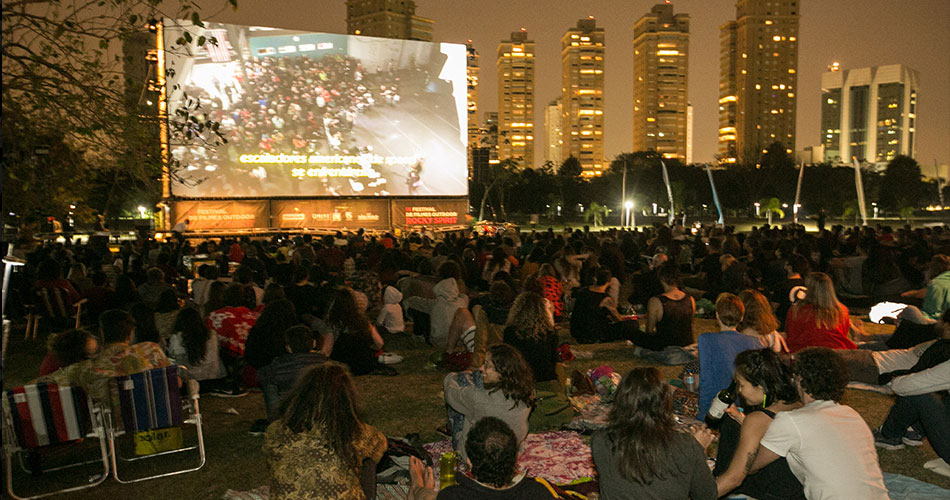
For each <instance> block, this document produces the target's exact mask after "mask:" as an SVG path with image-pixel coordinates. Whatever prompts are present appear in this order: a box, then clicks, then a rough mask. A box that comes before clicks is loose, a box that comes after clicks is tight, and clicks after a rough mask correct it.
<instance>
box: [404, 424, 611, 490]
mask: <svg viewBox="0 0 950 500" xmlns="http://www.w3.org/2000/svg"><path fill="white" fill-rule="evenodd" d="M423 447H424V448H425V450H426V451H427V452H429V454H430V455H432V460H433V463H436V464H437V463H438V462H439V457H441V456H442V453H445V452H449V451H452V443H451V441H449V440H448V439H446V440H445V441H438V442H435V443H428V444H425V445H423ZM518 466H519V467H520V468H521V469H522V470H523V471H525V472H527V473H528V475H530V476H535V477H540V478H543V479H545V480H546V481H548V482H550V483H552V484H568V483H570V482H571V481H575V480H577V479H580V478H584V477H593V476H594V474H595V473H594V462H593V459H592V458H591V455H590V447H589V446H587V444H585V443H584V440H583V439H581V436H580V435H579V434H578V433H576V432H573V431H554V432H542V433H539V434H528V437H527V438H526V439H525V442H524V451H523V452H522V453H521V456H520V457H518Z"/></svg>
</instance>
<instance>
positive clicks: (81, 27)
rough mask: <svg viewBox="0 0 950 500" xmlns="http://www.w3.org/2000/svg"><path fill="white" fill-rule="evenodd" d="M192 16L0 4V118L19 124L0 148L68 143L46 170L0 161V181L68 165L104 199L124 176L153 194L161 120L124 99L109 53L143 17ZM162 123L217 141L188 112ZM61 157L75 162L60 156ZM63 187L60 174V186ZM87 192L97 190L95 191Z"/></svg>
mask: <svg viewBox="0 0 950 500" xmlns="http://www.w3.org/2000/svg"><path fill="white" fill-rule="evenodd" d="M236 2H237V0H227V1H226V4H229V5H231V6H232V7H235V8H236V6H237V3H236ZM198 12H199V5H198V2H197V1H195V0H173V1H172V2H165V3H162V2H157V1H154V0H97V1H90V2H78V3H61V2H58V1H52V2H37V1H34V0H13V1H10V2H4V3H3V5H2V15H3V26H2V58H3V65H2V66H3V70H2V72H3V87H2V102H3V104H2V106H3V111H2V113H3V115H4V116H5V117H8V120H9V118H10V117H17V120H20V121H21V123H20V124H19V126H18V127H17V128H16V130H15V131H16V134H17V137H15V138H11V139H7V138H6V137H5V142H6V144H11V142H8V141H11V140H12V141H13V142H16V141H18V140H22V139H24V138H27V137H48V138H55V140H56V141H58V142H62V143H63V144H65V145H67V146H68V147H66V148H52V149H51V150H50V153H51V156H50V157H49V159H48V162H47V163H46V165H36V164H35V163H34V162H33V160H32V159H31V158H30V157H29V156H28V155H27V156H26V157H24V156H22V155H15V156H9V157H5V158H4V169H3V170H4V173H3V175H4V181H5V182H7V181H10V180H18V179H24V178H28V177H30V175H31V174H30V172H29V170H30V169H33V168H37V167H39V168H54V166H57V167H58V166H61V165H65V164H66V163H67V162H69V163H70V164H71V166H72V167H75V168H77V169H78V172H77V175H78V176H79V177H81V178H82V179H83V180H84V181H85V180H91V181H93V182H94V181H96V180H100V181H102V180H105V181H107V185H106V186H105V192H107V193H111V194H115V193H116V192H118V191H119V190H122V189H125V188H126V187H127V186H128V185H130V183H129V182H128V181H129V179H132V180H134V182H133V183H131V184H134V185H135V186H139V187H140V186H147V187H148V189H150V190H151V191H152V192H153V193H158V192H159V191H158V190H159V187H160V186H159V183H158V182H157V181H156V179H157V177H158V175H159V174H160V172H161V167H162V158H161V155H158V154H151V155H150V154H147V153H146V152H147V151H151V150H154V149H155V145H156V144H155V143H156V141H155V139H156V135H157V130H158V127H159V123H160V121H161V120H163V119H164V118H163V117H159V116H158V113H157V107H149V108H146V107H144V106H142V105H137V104H136V103H134V102H131V101H130V99H129V95H130V94H135V93H141V92H134V91H133V92H130V88H129V83H130V82H128V81H126V79H125V78H124V77H123V75H124V71H123V70H124V68H123V63H124V61H123V58H122V57H120V56H119V55H117V49H118V48H119V45H120V44H122V43H123V42H125V41H128V40H131V39H132V38H133V37H135V36H138V35H139V34H141V33H142V32H143V31H145V29H146V25H147V24H149V23H150V22H151V21H148V20H150V19H156V18H162V17H169V18H173V19H175V18H178V19H190V20H191V22H192V23H193V24H194V25H195V26H202V24H201V16H200V15H199V13H198ZM206 42H210V43H215V41H214V40H205V39H192V37H191V35H190V34H188V35H186V36H184V37H183V39H181V40H178V41H177V42H176V43H175V44H172V45H185V44H188V45H199V46H200V45H203V44H204V43H206ZM172 49H173V50H174V47H172ZM139 57H144V54H141V55H140V56H139ZM140 88H142V87H140ZM134 90H135V91H137V90H139V89H134ZM155 97H156V99H155V101H157V96H155ZM168 122H169V124H170V127H171V128H172V129H174V128H175V127H176V125H179V124H183V123H187V122H192V123H196V124H201V125H202V128H204V130H202V133H200V134H198V135H197V136H195V137H192V140H208V141H210V142H211V143H214V142H216V141H218V140H219V139H221V138H222V137H221V136H220V135H219V134H217V128H216V127H215V126H213V124H211V123H210V122H208V121H207V118H206V117H205V116H204V115H203V114H202V113H201V112H200V110H197V109H188V110H186V111H185V114H184V115H176V116H172V117H169V118H168ZM7 123H8V124H9V121H8V122H7ZM70 150H71V151H72V152H74V153H79V154H78V156H79V157H78V158H77V156H76V155H74V154H71V153H68V152H67V151H70ZM41 177H43V176H41ZM72 180H74V179H72V178H69V177H67V176H63V177H61V179H60V181H59V182H63V183H65V182H71V181H72ZM8 185H9V184H8ZM37 188H39V186H37ZM96 190H98V191H100V192H102V188H101V187H97V188H96ZM110 197H111V196H106V197H105V198H106V199H105V201H104V202H103V203H104V206H102V207H99V208H100V209H108V208H111V207H112V206H113V205H114V204H110V200H109V199H108V198H110ZM4 204H6V201H5V202H4Z"/></svg>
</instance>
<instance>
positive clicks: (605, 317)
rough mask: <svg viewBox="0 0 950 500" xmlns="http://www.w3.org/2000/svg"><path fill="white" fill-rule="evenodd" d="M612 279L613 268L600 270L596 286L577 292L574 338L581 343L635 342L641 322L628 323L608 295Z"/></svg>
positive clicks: (573, 327) (582, 288) (573, 325)
mask: <svg viewBox="0 0 950 500" xmlns="http://www.w3.org/2000/svg"><path fill="white" fill-rule="evenodd" d="M610 278H611V275H610V269H607V268H606V267H602V268H600V269H598V270H597V273H596V275H595V278H594V279H595V281H594V284H592V285H591V286H588V287H581V288H580V289H579V290H575V292H574V299H575V300H574V310H573V312H572V313H571V336H572V337H574V339H576V340H577V341H578V342H579V343H581V344H592V343H595V342H612V341H615V340H622V339H626V340H631V339H633V338H634V337H635V336H636V334H637V321H636V320H630V321H626V320H625V318H624V317H623V316H621V315H620V313H619V312H618V311H617V303H616V302H614V300H613V299H612V298H610V295H609V294H608V292H607V289H608V288H609V287H610Z"/></svg>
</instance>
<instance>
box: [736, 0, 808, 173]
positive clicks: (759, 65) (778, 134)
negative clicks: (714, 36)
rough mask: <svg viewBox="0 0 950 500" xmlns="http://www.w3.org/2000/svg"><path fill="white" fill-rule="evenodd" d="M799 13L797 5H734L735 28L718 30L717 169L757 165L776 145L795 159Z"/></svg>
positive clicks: (789, 1) (785, 1) (779, 1)
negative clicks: (720, 165) (722, 165)
mask: <svg viewBox="0 0 950 500" xmlns="http://www.w3.org/2000/svg"><path fill="white" fill-rule="evenodd" d="M800 12H801V0H738V1H737V2H736V20H735V22H734V23H731V22H730V23H726V24H724V25H723V26H722V27H721V28H720V67H719V71H720V79H719V80H720V85H719V89H720V94H719V103H720V111H719V113H720V123H719V140H720V159H719V161H720V162H721V163H732V162H735V161H737V160H738V161H742V162H745V163H754V162H757V161H758V160H759V158H760V157H761V155H762V153H764V152H765V150H766V148H768V147H769V145H770V144H772V143H775V142H779V143H781V144H782V145H784V146H785V149H786V151H787V152H788V153H789V154H793V153H794V151H795V109H796V103H797V98H796V95H797V93H798V88H797V87H798V21H799V18H800ZM732 89H734V93H729V92H730V91H732ZM729 103H734V104H735V109H734V113H735V119H734V121H735V125H734V126H733V125H731V120H730V113H731V112H733V111H732V110H731V109H730V106H728V104H729ZM732 128H735V132H732V131H731V129H732ZM731 135H735V144H734V146H733V145H732V144H730V141H731V139H730V136H731ZM725 151H732V152H734V155H733V156H730V155H729V154H728V153H727V154H723V153H724V152H725Z"/></svg>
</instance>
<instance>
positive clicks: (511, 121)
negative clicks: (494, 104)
mask: <svg viewBox="0 0 950 500" xmlns="http://www.w3.org/2000/svg"><path fill="white" fill-rule="evenodd" d="M498 158H499V159H500V160H506V159H511V160H513V161H515V162H517V164H518V166H519V167H521V168H533V167H534V40H529V39H528V32H527V30H526V29H524V28H522V29H521V31H515V32H513V33H512V34H511V37H510V38H509V39H508V40H502V41H501V43H499V44H498Z"/></svg>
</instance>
